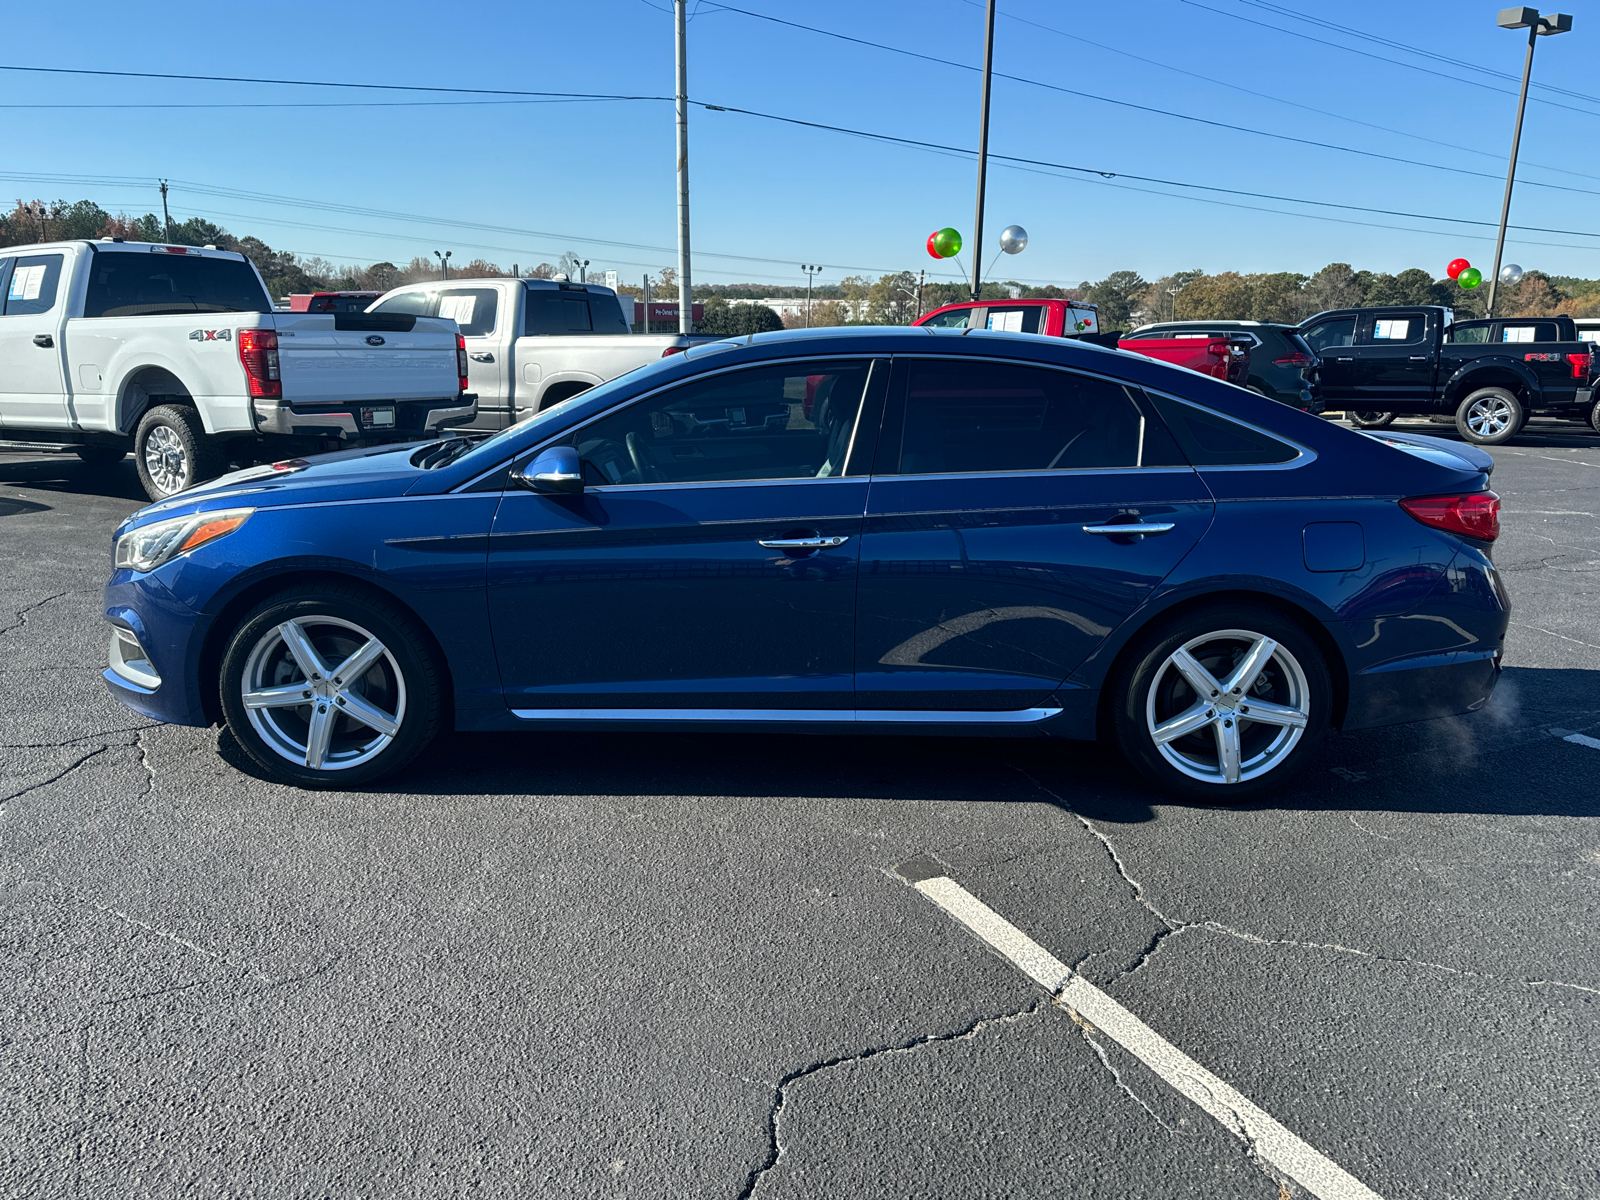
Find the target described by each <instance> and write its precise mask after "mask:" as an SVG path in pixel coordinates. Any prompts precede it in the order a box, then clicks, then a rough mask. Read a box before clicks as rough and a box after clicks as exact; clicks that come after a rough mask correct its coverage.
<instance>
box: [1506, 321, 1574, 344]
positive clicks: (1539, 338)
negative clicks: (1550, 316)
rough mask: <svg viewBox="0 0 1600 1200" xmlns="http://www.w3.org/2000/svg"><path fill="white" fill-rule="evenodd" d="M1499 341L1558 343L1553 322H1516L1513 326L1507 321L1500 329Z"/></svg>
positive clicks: (1558, 339)
mask: <svg viewBox="0 0 1600 1200" xmlns="http://www.w3.org/2000/svg"><path fill="white" fill-rule="evenodd" d="M1500 340H1501V341H1502V342H1555V341H1560V338H1558V337H1557V336H1556V325H1555V322H1554V321H1533V322H1518V323H1515V324H1513V323H1512V322H1510V321H1507V322H1506V323H1505V324H1504V325H1502V326H1501V327H1500Z"/></svg>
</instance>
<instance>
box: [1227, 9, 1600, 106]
mask: <svg viewBox="0 0 1600 1200" xmlns="http://www.w3.org/2000/svg"><path fill="white" fill-rule="evenodd" d="M1237 3H1239V4H1248V5H1250V6H1251V7H1252V8H1259V9H1262V10H1263V11H1265V12H1270V13H1272V14H1273V16H1278V17H1287V18H1288V19H1289V20H1291V21H1304V22H1305V23H1306V24H1308V25H1316V26H1319V27H1321V28H1323V29H1329V30H1332V31H1333V32H1335V33H1342V34H1344V35H1345V36H1346V37H1353V38H1357V39H1359V40H1360V41H1363V42H1372V43H1374V44H1375V45H1379V46H1388V47H1389V48H1390V49H1392V50H1399V51H1402V52H1403V53H1406V54H1415V55H1418V56H1419V57H1421V58H1431V59H1433V60H1434V61H1435V62H1442V63H1447V64H1449V65H1450V66H1459V65H1460V62H1461V60H1460V58H1459V57H1457V56H1455V55H1450V54H1439V53H1437V52H1436V51H1433V50H1423V49H1421V48H1420V47H1417V46H1408V45H1406V44H1405V43H1404V42H1397V41H1393V40H1391V39H1390V38H1384V37H1379V36H1378V35H1377V34H1374V33H1367V32H1365V31H1363V30H1360V29H1351V28H1350V27H1349V26H1347V25H1340V24H1338V23H1337V22H1334V21H1326V20H1323V19H1322V18H1321V17H1313V16H1311V15H1310V14H1308V13H1302V12H1297V11H1295V10H1294V9H1292V8H1289V7H1287V6H1286V5H1282V4H1272V3H1268V2H1267V0H1237ZM1478 70H1480V71H1481V72H1482V73H1483V74H1485V75H1494V76H1496V77H1498V78H1500V79H1508V80H1510V81H1511V82H1512V83H1521V82H1522V77H1521V76H1520V75H1513V74H1511V73H1510V72H1509V71H1496V70H1493V69H1491V68H1488V67H1479V68H1478ZM1533 86H1534V87H1536V88H1543V89H1544V90H1545V91H1547V92H1555V93H1556V94H1557V95H1560V96H1571V97H1572V98H1573V99H1574V100H1587V101H1589V102H1590V103H1595V98H1594V97H1593V96H1586V95H1584V94H1583V93H1582V92H1574V91H1572V90H1571V89H1570V88H1564V87H1556V86H1555V85H1554V84H1550V83H1540V82H1538V81H1534V83H1533Z"/></svg>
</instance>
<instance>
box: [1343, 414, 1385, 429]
mask: <svg viewBox="0 0 1600 1200" xmlns="http://www.w3.org/2000/svg"><path fill="white" fill-rule="evenodd" d="M1346 415H1347V416H1349V418H1350V424H1352V425H1354V426H1355V427H1356V428H1357V429H1385V428H1387V427H1388V426H1390V425H1393V424H1394V414H1393V413H1392V412H1379V411H1376V410H1374V409H1361V410H1354V409H1352V410H1351V411H1350V412H1348V413H1347V414H1346Z"/></svg>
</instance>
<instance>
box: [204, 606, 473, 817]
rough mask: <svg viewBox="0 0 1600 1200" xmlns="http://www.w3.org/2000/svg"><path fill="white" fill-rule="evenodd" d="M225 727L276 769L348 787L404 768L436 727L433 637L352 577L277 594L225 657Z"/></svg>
mask: <svg viewBox="0 0 1600 1200" xmlns="http://www.w3.org/2000/svg"><path fill="white" fill-rule="evenodd" d="M221 689H222V708H223V713H224V716H225V717H226V719H227V723H228V729H229V730H230V731H231V732H232V734H233V736H234V737H235V738H237V739H238V742H239V744H240V745H241V746H242V747H244V750H245V752H246V753H247V754H248V755H249V756H250V757H251V758H252V759H253V760H254V761H255V762H256V764H257V765H258V766H260V767H261V768H262V770H263V771H265V772H266V774H267V775H269V776H270V777H271V778H273V779H275V780H277V781H278V782H280V783H287V784H293V785H295V786H297V787H312V788H329V787H350V786H355V785H357V784H362V783H366V782H369V781H370V780H373V779H377V778H379V777H381V776H384V775H387V774H389V773H391V772H393V771H396V770H398V769H399V768H401V767H403V766H404V765H405V764H406V763H408V762H410V761H411V760H412V759H413V758H414V757H416V755H417V754H419V753H420V752H421V751H422V750H423V748H424V747H425V746H427V744H428V743H429V742H430V741H432V740H433V736H434V734H435V733H437V732H438V728H439V721H440V714H441V711H442V707H443V703H442V697H443V689H442V683H441V678H440V672H439V670H438V668H437V666H436V664H435V661H434V656H433V652H432V649H431V647H430V646H429V645H428V642H427V640H426V639H425V638H424V637H423V636H422V635H421V634H420V633H419V631H418V630H417V628H416V627H415V625H414V623H413V622H412V621H411V620H410V618H408V617H407V616H406V615H405V613H403V612H402V611H401V610H400V609H399V608H398V607H397V606H396V605H394V604H392V603H390V602H388V601H387V600H384V599H382V598H380V597H378V596H376V595H373V594H371V593H369V592H367V591H365V590H363V589H361V588H358V587H354V586H341V585H337V584H332V585H320V586H309V587H306V588H303V589H298V590H296V591H293V592H285V593H282V594H279V595H277V596H273V597H271V598H269V599H267V600H265V601H263V602H262V603H261V604H259V605H257V606H256V608H255V609H254V610H253V611H252V612H251V613H250V614H249V615H248V616H247V617H246V618H245V619H244V621H243V622H242V623H241V624H240V625H239V627H238V629H237V630H235V632H234V634H233V636H232V638H231V639H230V640H229V642H228V647H227V652H226V653H225V655H224V656H223V660H222V678H221Z"/></svg>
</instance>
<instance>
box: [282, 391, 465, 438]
mask: <svg viewBox="0 0 1600 1200" xmlns="http://www.w3.org/2000/svg"><path fill="white" fill-rule="evenodd" d="M384 410H393V413H394V423H393V424H392V425H375V424H374V423H373V414H374V413H375V412H382V411H384ZM251 411H252V413H253V415H254V419H255V426H256V432H257V433H264V434H277V435H280V436H285V437H314V438H338V439H340V440H344V441H350V442H355V441H363V442H370V441H412V440H415V439H416V438H419V437H426V436H427V435H428V434H430V433H437V432H439V431H440V430H441V429H450V428H453V427H454V426H457V425H466V424H468V423H470V422H471V421H473V420H474V419H476V418H477V415H478V398H477V396H475V395H473V394H471V393H466V394H464V395H460V396H449V397H441V398H439V399H436V400H390V401H383V400H367V401H362V402H360V403H340V404H296V403H294V402H292V401H288V400H262V399H257V400H252V401H251Z"/></svg>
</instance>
